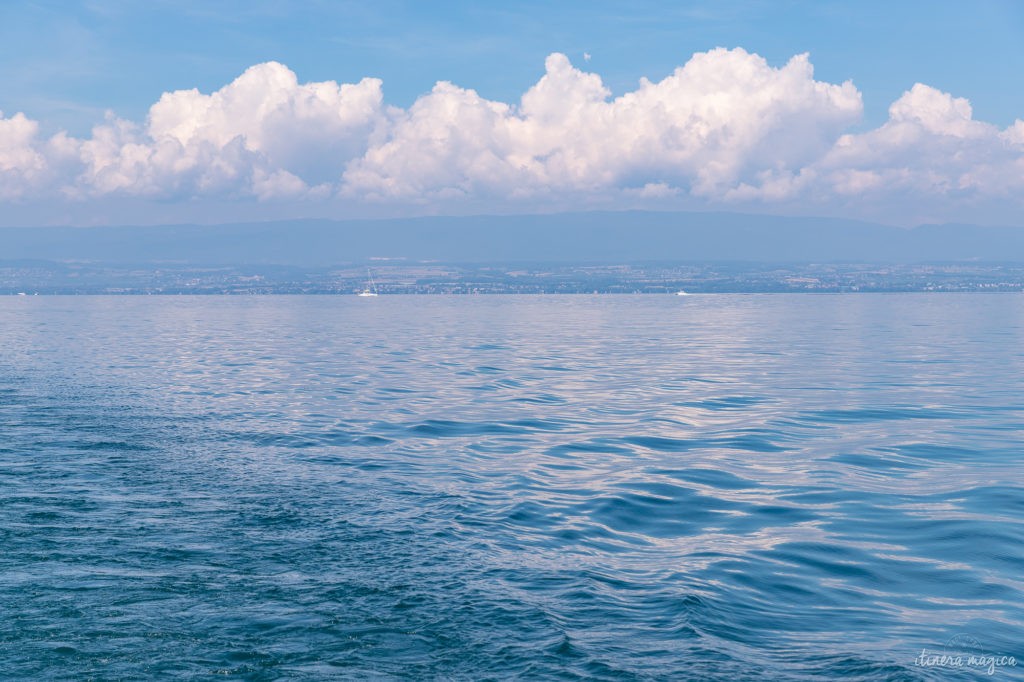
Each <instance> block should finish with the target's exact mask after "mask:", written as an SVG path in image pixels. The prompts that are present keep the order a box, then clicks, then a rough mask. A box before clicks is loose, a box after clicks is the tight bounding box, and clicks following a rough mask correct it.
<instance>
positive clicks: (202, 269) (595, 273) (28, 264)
mask: <svg viewBox="0 0 1024 682" xmlns="http://www.w3.org/2000/svg"><path fill="white" fill-rule="evenodd" d="M371 277H372V279H373V286H374V288H375V290H376V291H377V292H379V293H380V294H666V293H675V292H678V291H686V292H689V293H797V292H809V293H812V292H813V293H853V292H929V291H932V292H1020V291H1024V264H1022V263H1005V264H992V263H976V264H975V263H962V262H961V263H931V264H912V265H908V264H856V263H846V264H842V263H840V264H837V263H828V264H815V263H809V264H784V265H780V264H777V263H765V264H758V263H748V262H741V263H737V262H734V263H631V264H607V263H606V264H579V263H577V264H569V263H566V264H550V263H543V264H539V263H510V264H495V263H488V264H466V263H437V262H408V261H385V262H373V263H370V264H366V263H349V264H344V265H339V266H335V267H326V268H312V267H296V266H277V265H223V266H196V265H183V264H174V263H164V264H140V265H136V266H131V265H122V264H116V265H115V264H103V263H89V262H74V263H67V262H53V261H8V262H0V295H18V294H25V295H33V294H39V295H74V294H92V295H96V294H105V295H117V294H123V295H146V294H163V295H179V294H204V295H210V294H338V295H344V294H354V293H358V292H360V291H363V290H364V289H366V288H367V286H368V284H369V280H370V278H371Z"/></svg>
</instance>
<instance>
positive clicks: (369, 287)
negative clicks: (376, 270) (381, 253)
mask: <svg viewBox="0 0 1024 682" xmlns="http://www.w3.org/2000/svg"><path fill="white" fill-rule="evenodd" d="M366 278H367V282H366V288H365V289H363V290H362V291H360V292H359V293H358V294H356V295H357V296H376V295H377V285H376V284H374V282H373V275H372V274H370V268H366Z"/></svg>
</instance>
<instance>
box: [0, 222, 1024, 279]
mask: <svg viewBox="0 0 1024 682" xmlns="http://www.w3.org/2000/svg"><path fill="white" fill-rule="evenodd" d="M379 258H388V259H390V258H396V259H408V260H410V261H424V260H437V261H447V262H479V263H486V262H506V263H507V262H515V261H523V262H605V263H607V262H621V263H627V262H643V261H675V262H701V261H704V262H709V261H749V262H880V263H884V262H891V263H916V262H939V261H946V262H948V261H965V262H966V261H990V262H1024V228H1011V227H982V226H976V225H952V224H951V225H922V226H919V227H916V228H913V229H904V228H898V227H890V226H885V225H880V224H875V223H866V222H861V221H855V220H843V219H836V218H806V217H795V218H789V217H778V216H758V215H749V214H738V213H655V212H642V211H627V212H592V213H564V214H541V215H516V216H468V217H421V218H400V219H385V220H339V221H327V220H296V221H282V222H266V223H232V224H223V225H212V226H201V225H167V226H156V227H131V226H119V227H85V228H82V227H33V228H0V260H6V261H11V260H29V259H32V260H44V261H91V262H103V263H140V264H141V263H157V262H177V263H192V264H244V263H260V264H281V265H299V266H326V265H331V264H337V263H352V262H361V261H367V260H370V259H379Z"/></svg>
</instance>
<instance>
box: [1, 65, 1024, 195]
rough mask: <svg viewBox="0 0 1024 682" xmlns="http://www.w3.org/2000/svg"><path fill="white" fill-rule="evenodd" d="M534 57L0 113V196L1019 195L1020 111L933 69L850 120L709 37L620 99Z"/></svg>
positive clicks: (779, 72) (830, 103) (794, 82)
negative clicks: (467, 80)
mask: <svg viewBox="0 0 1024 682" xmlns="http://www.w3.org/2000/svg"><path fill="white" fill-rule="evenodd" d="M584 61H586V60H584ZM544 67H545V69H544V74H543V76H541V78H540V79H539V80H538V81H537V83H535V84H534V85H533V86H532V87H531V88H529V89H528V90H527V91H526V92H525V93H524V94H523V95H522V97H521V98H520V100H519V101H518V102H500V101H492V100H488V99H486V98H484V97H481V96H480V95H479V94H478V93H477V92H476V91H474V90H472V89H468V88H465V87H461V86H459V85H456V84H453V83H449V82H439V83H438V84H437V85H436V86H435V87H434V88H433V89H432V90H431V91H430V92H429V93H426V94H424V95H422V96H421V97H419V98H418V99H417V100H416V101H415V102H414V103H413V104H412V105H411V106H409V107H408V108H407V109H402V108H397V107H389V106H386V105H385V103H384V93H383V84H382V83H381V81H379V80H377V79H374V78H365V79H363V80H361V81H360V82H358V83H348V84H339V83H336V82H333V81H326V82H319V83H301V82H299V80H298V78H297V76H296V75H295V73H293V72H292V71H291V70H289V69H288V68H287V67H285V66H284V65H282V64H278V63H276V62H268V63H265V64H258V65H256V66H253V67H251V68H249V69H248V70H246V71H245V72H244V73H243V74H242V75H240V76H239V77H238V78H237V79H235V80H234V81H232V82H231V83H229V84H227V85H225V86H224V87H222V88H221V89H219V90H217V91H215V92H212V93H209V94H204V93H201V92H199V91H198V90H180V91H176V92H169V93H165V94H164V95H163V96H161V97H160V99H159V100H158V101H157V102H156V103H154V104H153V105H152V107H151V108H150V110H149V114H148V116H147V118H146V120H145V121H142V122H133V121H127V120H123V119H119V118H117V117H115V116H113V115H108V117H107V119H106V120H105V121H103V122H101V123H99V124H98V125H96V127H95V128H94V129H93V130H92V132H91V134H90V135H88V136H85V137H83V138H75V137H71V136H68V135H66V134H64V133H59V134H57V135H53V136H50V137H44V136H42V135H41V134H40V124H39V123H38V122H36V121H33V120H31V119H29V118H27V117H26V116H24V115H23V114H21V113H15V114H13V115H11V116H7V117H5V116H4V115H3V114H2V113H0V200H3V201H8V202H9V201H17V200H26V201H49V200H53V199H59V200H63V201H69V202H89V201H96V200H100V199H103V198H115V199H116V198H132V199H138V198H142V199H159V200H164V201H167V200H171V201H173V200H186V199H187V200H192V199H199V200H202V199H211V200H213V199H215V200H218V201H237V200H245V199H247V198H248V199H256V200H282V199H283V200H289V201H306V202H315V201H321V200H330V201H334V202H342V203H348V204H353V205H356V204H362V205H380V204H382V203H383V204H389V205H403V206H409V207H413V210H415V207H416V206H420V207H427V208H428V209H429V210H439V209H444V208H452V207H457V206H458V205H460V204H465V203H468V202H476V204H475V205H480V204H481V203H483V204H486V203H488V202H494V203H495V204H501V205H503V206H505V207H508V206H516V205H521V206H523V207H526V208H529V209H531V210H532V209H534V208H536V207H537V206H543V205H545V203H548V204H549V205H554V203H555V202H562V203H561V204H560V205H563V206H564V205H565V202H566V201H567V200H568V201H569V202H570V203H571V202H578V203H581V204H583V205H585V203H586V202H587V201H600V202H603V203H602V205H605V206H612V207H614V206H616V205H623V206H625V205H629V206H637V205H643V202H648V201H649V202H685V201H699V202H702V205H719V206H722V207H725V208H728V207H735V206H744V207H747V206H750V205H752V204H753V205H761V206H771V205H794V204H795V203H800V204H801V205H812V206H816V207H818V210H821V211H825V212H828V210H829V208H830V207H831V208H833V209H836V208H837V207H847V208H849V207H850V206H851V205H852V204H853V203H855V202H860V203H861V204H863V205H869V204H873V205H876V206H879V207H885V206H893V205H895V203H894V202H896V201H900V202H904V203H908V202H909V203H910V204H913V203H914V202H918V203H919V204H921V205H925V204H928V203H929V202H930V203H932V204H936V202H937V204H941V205H943V206H955V205H960V206H978V205H983V204H984V203H985V202H986V201H1001V202H1004V203H1006V204H1007V205H1011V206H1016V207H1018V209H1019V208H1020V207H1021V203H1022V199H1021V197H1022V196H1024V121H1020V120H1018V121H1016V122H1015V123H1014V124H1013V125H1012V126H1010V127H1008V128H1006V129H1000V128H998V127H997V126H994V125H992V124H989V123H985V122H983V121H977V120H975V119H974V118H973V112H972V110H971V106H970V103H969V102H968V101H967V100H965V99H961V98H957V97H954V96H953V95H951V94H949V93H945V92H941V91H939V90H936V89H935V88H931V87H929V86H927V85H923V84H916V85H914V86H913V87H912V88H910V90H908V91H907V92H906V93H904V94H903V96H901V97H900V98H899V99H898V100H897V101H896V102H894V103H893V104H892V106H891V107H890V109H889V118H888V120H887V121H886V122H885V123H884V124H883V125H881V126H880V127H878V128H876V129H873V130H868V131H866V132H857V133H852V132H850V130H851V129H852V128H853V127H854V126H855V125H856V124H858V123H859V121H860V119H861V115H862V110H863V104H862V101H861V94H860V92H859V91H858V90H857V89H856V87H854V85H853V84H852V83H851V82H845V83H841V84H835V83H827V82H823V81H819V80H815V78H814V70H813V67H812V65H811V62H810V59H809V58H808V56H807V55H797V56H795V57H793V58H792V59H790V60H789V61H788V62H787V63H786V64H784V65H782V66H778V67H776V66H772V65H770V64H769V63H768V62H767V61H766V60H765V59H763V58H762V57H760V56H758V55H756V54H751V53H748V52H746V51H744V50H742V49H732V50H727V49H715V50H710V51H708V52H703V53H698V54H695V55H693V57H692V58H691V59H690V60H689V61H688V62H687V63H686V64H684V65H683V66H681V67H679V68H677V69H676V70H675V71H674V72H673V73H672V74H670V75H669V76H667V77H665V78H664V79H662V80H660V81H657V82H652V81H649V80H647V79H642V80H641V81H640V83H639V84H638V86H637V87H636V88H635V89H633V90H631V91H629V92H626V93H623V94H621V95H618V96H613V94H612V93H611V92H610V90H609V88H608V87H607V86H606V85H605V84H604V83H603V81H602V79H601V77H600V76H599V75H597V74H595V73H590V72H587V71H585V70H582V69H580V68H578V67H577V66H574V65H573V64H572V63H571V62H570V61H569V59H568V57H566V56H565V55H562V54H558V53H556V54H552V55H550V56H549V57H548V58H547V60H546V61H545V65H544ZM616 202H619V204H616ZM887 202H888V203H887ZM937 204H936V205H937ZM663 205H664V204H663Z"/></svg>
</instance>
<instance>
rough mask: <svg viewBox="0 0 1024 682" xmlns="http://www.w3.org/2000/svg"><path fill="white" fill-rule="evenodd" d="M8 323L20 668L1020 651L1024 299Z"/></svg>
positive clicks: (137, 300)
mask: <svg viewBox="0 0 1024 682" xmlns="http://www.w3.org/2000/svg"><path fill="white" fill-rule="evenodd" d="M0 348H2V351H0V437H2V440H0V614H2V618H0V677H2V678H3V679H97V680H100V679H103V680H105V679H151V678H166V677H181V678H186V679H188V678H195V679H203V678H207V677H213V676H218V677H225V676H226V677H227V678H229V679H230V678H236V679H253V680H272V679H297V680H307V679H308V680H319V679H332V678H337V679H416V680H431V679H452V680H463V679H465V680H486V679H495V680H498V679H509V678H518V679H580V680H583V679H587V680H590V679H596V680H602V679H607V680H631V679H635V680H680V679H729V680H741V679H753V678H762V679H771V680H774V679H779V680H788V679H793V680H799V679H820V678H832V679H843V680H846V679H864V680H878V679H907V680H913V679H977V678H978V676H979V675H980V676H982V677H987V676H986V674H985V672H984V671H977V670H976V669H968V668H966V667H962V668H958V669H954V668H950V667H949V666H942V665H938V664H934V663H933V664H931V665H929V664H924V665H922V664H921V663H922V660H923V659H918V657H919V656H920V654H921V653H922V650H928V651H930V652H944V651H945V652H953V651H960V650H968V651H972V652H975V653H979V652H980V653H983V654H991V655H994V656H1014V657H1021V656H1022V655H1024V647H1022V642H1024V486H1022V483H1021V473H1022V468H1021V464H1022V445H1024V443H1022V432H1024V296H1020V295H1014V294H1007V295H978V294H965V295H956V294H944V295H937V294H932V295H927V294H907V295H846V296H816V295H709V296H689V297H675V296H654V295H648V296H528V297H516V296H487V297H483V296H480V297H474V296H454V297H443V296H421V297H417V296H380V297H378V298H375V299H361V298H357V297H354V296H349V297H286V296H279V297H9V298H4V299H0ZM924 662H925V663H927V661H924ZM1022 671H1024V663H1021V664H1020V665H1018V666H1016V667H1013V666H1010V665H1009V664H1008V663H1007V662H1006V661H1003V664H1002V665H1000V666H997V667H996V668H995V669H994V677H996V678H997V679H1009V678H1019V676H1020V674H1021V672H1022Z"/></svg>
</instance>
